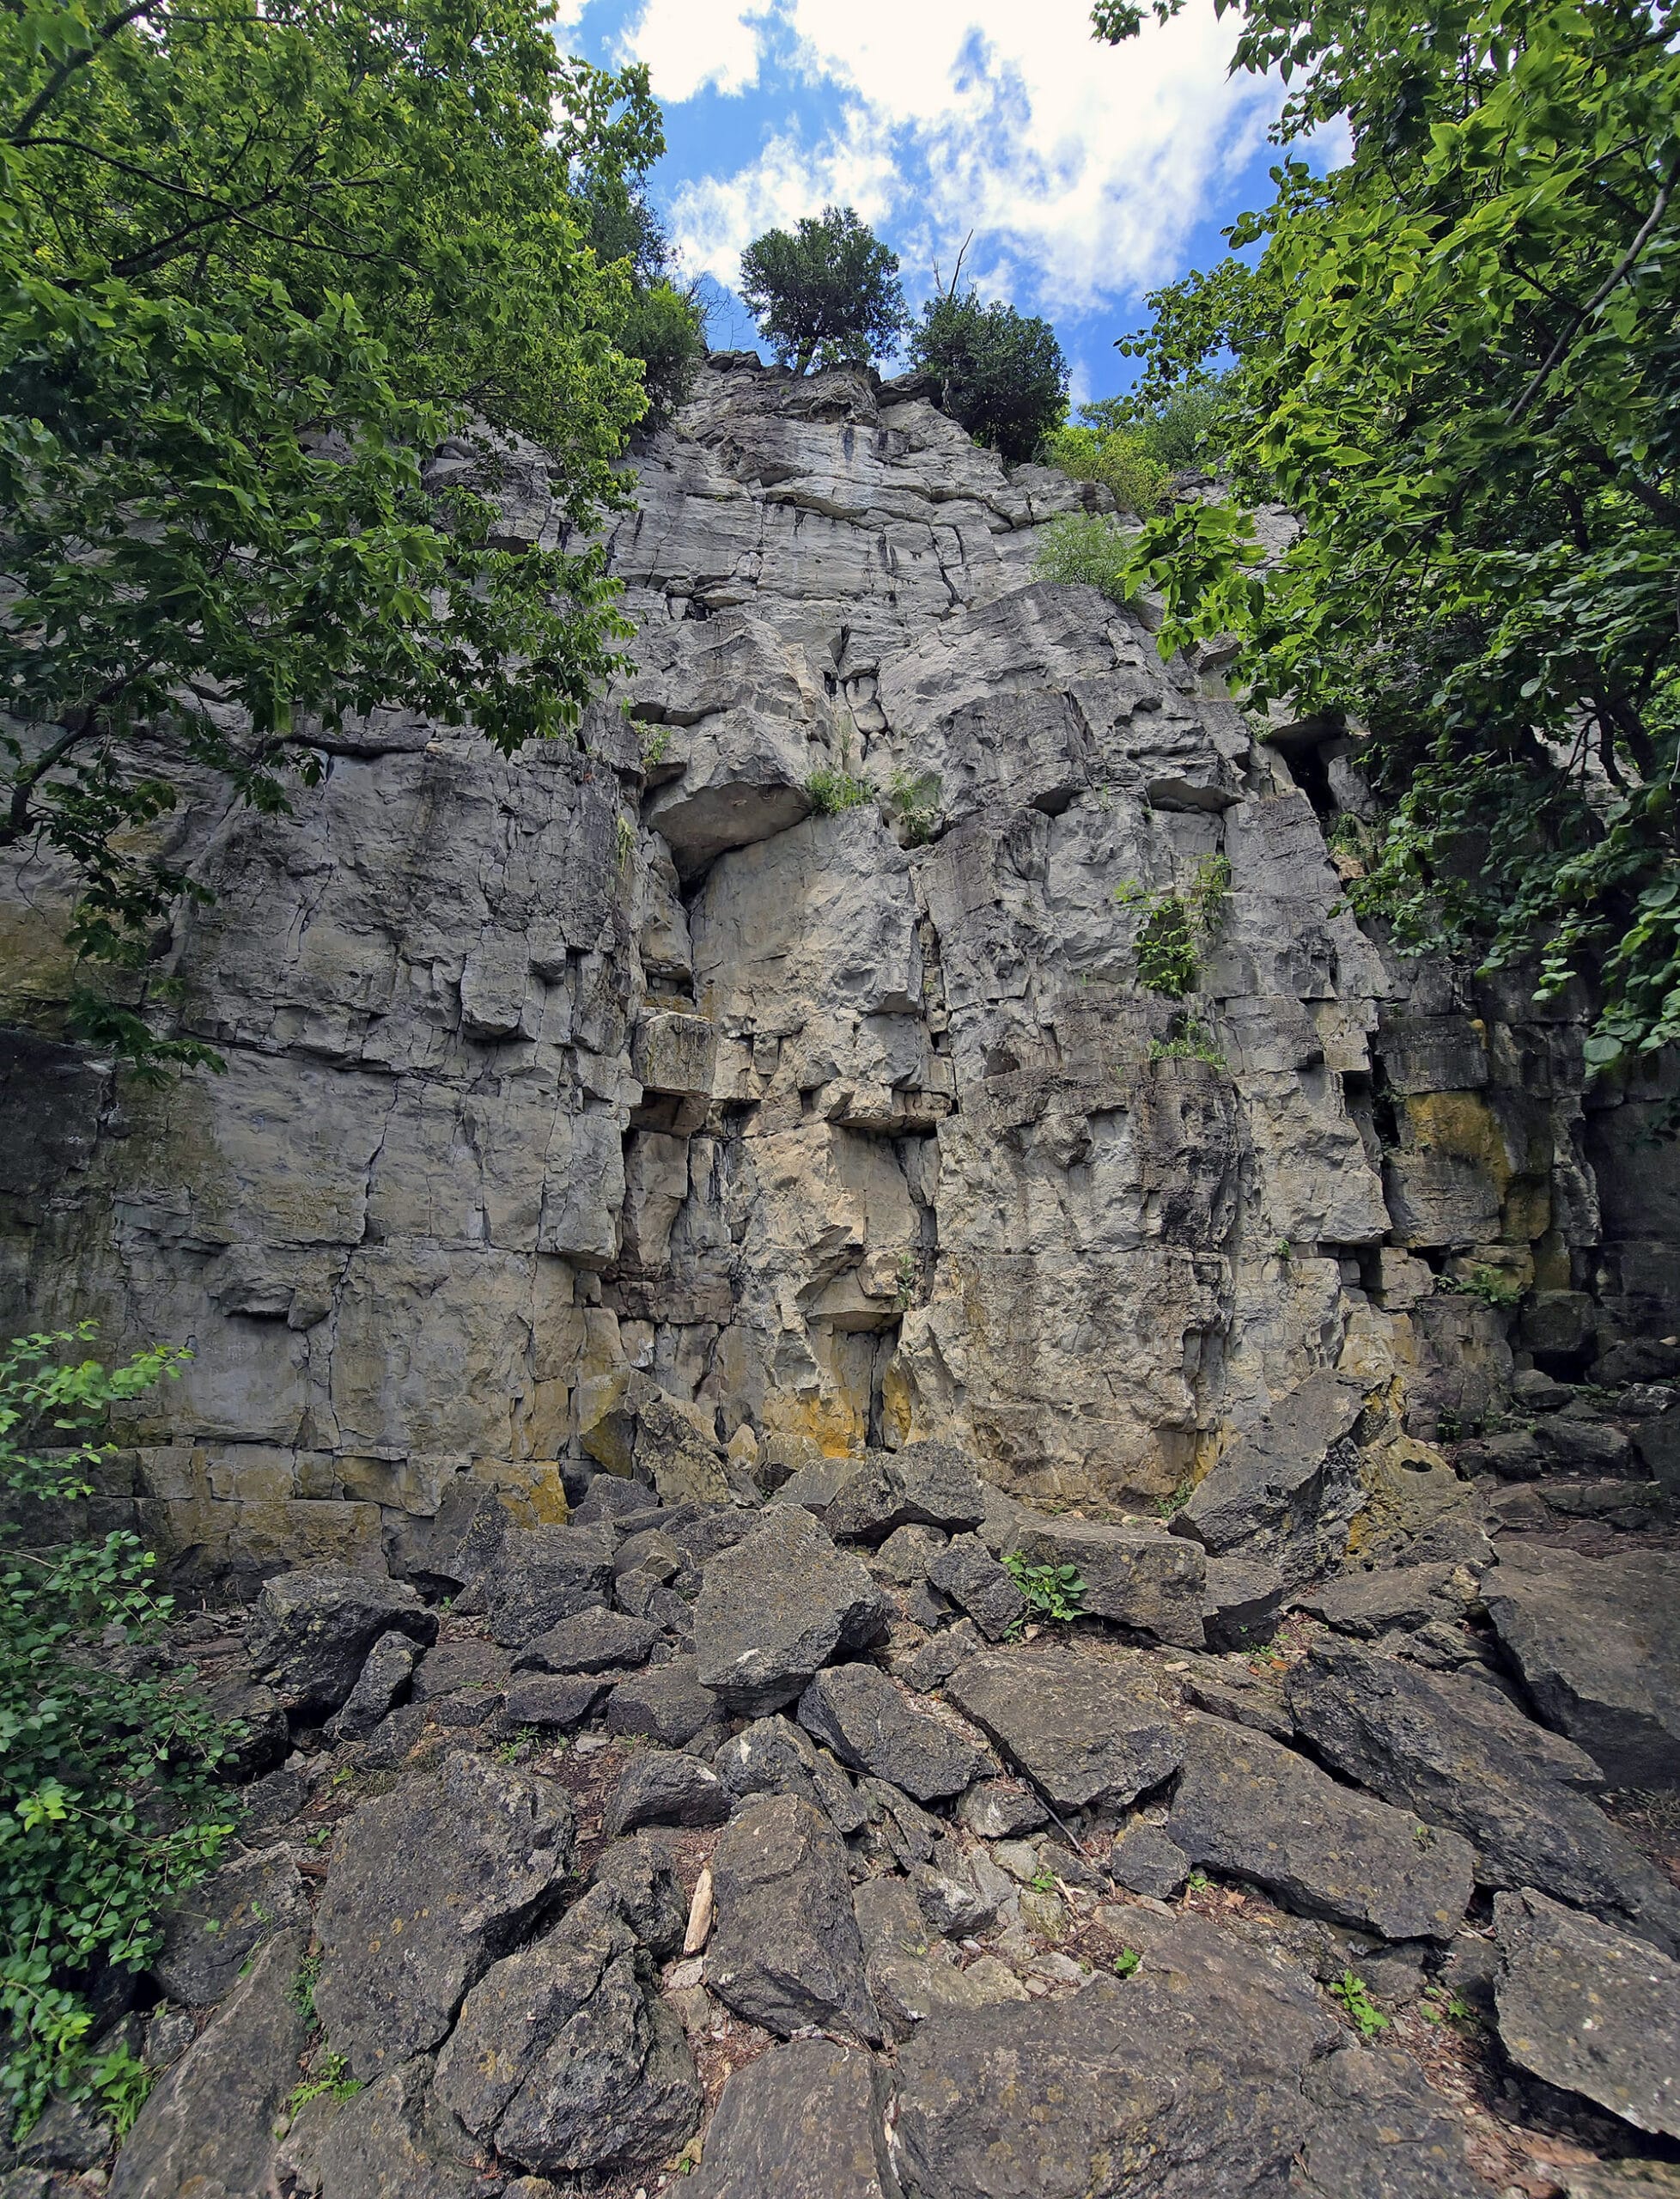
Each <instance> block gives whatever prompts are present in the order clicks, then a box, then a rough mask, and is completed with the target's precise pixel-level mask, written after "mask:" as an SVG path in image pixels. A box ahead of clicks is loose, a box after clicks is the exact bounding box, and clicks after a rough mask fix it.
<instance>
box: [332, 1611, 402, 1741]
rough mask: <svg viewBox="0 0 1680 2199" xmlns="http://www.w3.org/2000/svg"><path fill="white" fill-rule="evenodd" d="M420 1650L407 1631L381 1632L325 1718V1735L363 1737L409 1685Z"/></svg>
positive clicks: (341, 1738) (339, 1738)
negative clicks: (341, 1701)
mask: <svg viewBox="0 0 1680 2199" xmlns="http://www.w3.org/2000/svg"><path fill="white" fill-rule="evenodd" d="M420 1654H421V1653H420V1645H419V1644H418V1643H417V1642H414V1641H412V1640H411V1638H410V1637H409V1636H407V1635H406V1634H397V1633H394V1632H393V1633H390V1634H381V1635H380V1638H379V1640H378V1641H377V1642H374V1646H373V1648H371V1649H370V1650H369V1651H368V1655H367V1660H366V1662H365V1663H364V1664H363V1666H362V1670H361V1672H359V1673H358V1674H357V1675H356V1685H355V1686H354V1687H353V1688H352V1689H351V1690H350V1693H349V1694H348V1695H347V1696H345V1698H344V1705H343V1707H342V1708H341V1709H339V1710H338V1712H337V1713H336V1715H334V1716H333V1717H332V1719H330V1720H329V1721H328V1722H327V1728H326V1733H327V1739H329V1740H333V1741H362V1740H365V1739H367V1738H368V1734H369V1733H372V1732H373V1730H374V1727H375V1726H377V1725H378V1723H379V1721H380V1719H381V1718H383V1717H384V1716H385V1715H386V1713H387V1711H388V1710H390V1709H392V1707H393V1704H394V1703H396V1701H397V1698H398V1697H399V1696H400V1695H401V1693H402V1691H403V1690H404V1689H405V1687H406V1686H407V1685H408V1683H409V1679H410V1676H411V1674H412V1672H413V1671H414V1667H415V1666H416V1664H417V1662H418V1661H419V1658H420Z"/></svg>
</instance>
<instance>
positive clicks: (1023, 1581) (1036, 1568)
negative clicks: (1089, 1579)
mask: <svg viewBox="0 0 1680 2199" xmlns="http://www.w3.org/2000/svg"><path fill="white" fill-rule="evenodd" d="M1003 1562H1004V1565H1005V1567H1006V1568H1007V1571H1008V1574H1009V1576H1010V1578H1011V1579H1012V1580H1013V1582H1014V1584H1015V1586H1016V1587H1018V1588H1019V1589H1020V1592H1021V1593H1022V1595H1023V1596H1025V1597H1026V1600H1027V1602H1028V1603H1029V1604H1030V1605H1032V1609H1033V1610H1034V1611H1037V1612H1038V1615H1039V1616H1040V1617H1042V1618H1054V1619H1061V1620H1064V1621H1065V1620H1068V1619H1075V1618H1079V1617H1081V1616H1082V1612H1081V1609H1080V1607H1081V1605H1083V1604H1084V1601H1085V1583H1084V1581H1082V1580H1081V1579H1080V1572H1079V1568H1078V1567H1077V1566H1076V1565H1032V1564H1030V1563H1029V1562H1028V1561H1027V1559H1026V1557H1025V1556H1023V1555H1022V1553H1021V1552H1020V1550H1011V1551H1010V1553H1009V1555H1008V1556H1007V1557H1006V1558H1005V1559H1004V1561H1003Z"/></svg>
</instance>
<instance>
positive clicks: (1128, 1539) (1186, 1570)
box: [1004, 1518, 1208, 1649]
mask: <svg viewBox="0 0 1680 2199" xmlns="http://www.w3.org/2000/svg"><path fill="white" fill-rule="evenodd" d="M1004 1554H1005V1555H1006V1556H1015V1555H1019V1556H1021V1557H1024V1558H1025V1559H1026V1562H1027V1563H1028V1564H1029V1565H1072V1566H1076V1567H1077V1568H1078V1569H1079V1577H1080V1580H1081V1581H1083V1582H1084V1583H1085V1593H1084V1594H1083V1595H1082V1596H1081V1597H1080V1611H1084V1612H1087V1613H1089V1614H1090V1615H1091V1616H1092V1617H1096V1618H1106V1619H1112V1620H1113V1621H1114V1622H1115V1623H1116V1624H1117V1625H1120V1626H1127V1627H1130V1628H1132V1629H1135V1631H1136V1632H1138V1633H1140V1634H1148V1635H1153V1636H1154V1638H1155V1640H1156V1641H1157V1642H1172V1643H1173V1644H1174V1645H1175V1646H1176V1647H1177V1648H1181V1649H1199V1648H1201V1647H1202V1641H1203V1639H1204V1636H1203V1631H1202V1600H1203V1597H1204V1595H1205V1593H1206V1586H1207V1572H1208V1562H1207V1559H1206V1557H1205V1556H1204V1555H1203V1554H1202V1550H1199V1549H1198V1548H1197V1546H1196V1544H1194V1543H1192V1542H1185V1541H1184V1540H1183V1539H1182V1538H1179V1537H1177V1536H1174V1535H1170V1534H1168V1533H1167V1532H1166V1530H1165V1529H1164V1528H1160V1527H1145V1526H1125V1527H1114V1526H1104V1525H1102V1524H1101V1523H1100V1522H1099V1521H1097V1520H1073V1519H1066V1518H1064V1519H1058V1520H1040V1521H1037V1522H1035V1523H1034V1524H1032V1525H1031V1526H1027V1525H1025V1524H1023V1525H1020V1526H1017V1528H1016V1529H1015V1532H1013V1534H1012V1535H1011V1536H1010V1538H1009V1539H1008V1542H1007V1545H1006V1549H1005V1553H1004Z"/></svg>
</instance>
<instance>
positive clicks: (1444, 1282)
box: [1435, 1268, 1523, 1311]
mask: <svg viewBox="0 0 1680 2199" xmlns="http://www.w3.org/2000/svg"><path fill="white" fill-rule="evenodd" d="M1435 1289H1436V1292H1437V1294H1440V1293H1441V1292H1446V1293H1449V1294H1452V1295H1454V1296H1457V1297H1459V1298H1479V1299H1480V1300H1481V1301H1482V1304H1483V1305H1484V1306H1495V1307H1502V1308H1504V1309H1506V1310H1507V1311H1508V1310H1509V1309H1510V1308H1511V1307H1513V1306H1517V1305H1519V1304H1520V1303H1521V1302H1522V1295H1523V1287H1522V1285H1521V1284H1520V1283H1519V1282H1512V1281H1511V1280H1510V1278H1509V1277H1508V1276H1502V1275H1501V1274H1500V1271H1499V1270H1498V1269H1497V1268H1472V1269H1471V1270H1470V1273H1469V1274H1468V1275H1442V1276H1436V1278H1435Z"/></svg>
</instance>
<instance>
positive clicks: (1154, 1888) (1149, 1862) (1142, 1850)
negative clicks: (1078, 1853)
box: [1108, 1819, 1190, 1901]
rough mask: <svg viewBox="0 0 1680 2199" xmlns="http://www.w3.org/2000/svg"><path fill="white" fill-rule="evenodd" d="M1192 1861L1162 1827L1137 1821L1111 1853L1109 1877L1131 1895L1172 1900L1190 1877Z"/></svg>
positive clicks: (1118, 1841) (1129, 1826)
mask: <svg viewBox="0 0 1680 2199" xmlns="http://www.w3.org/2000/svg"><path fill="white" fill-rule="evenodd" d="M1108 1874H1109V1876H1110V1878H1111V1879H1113V1881H1114V1883H1115V1885H1117V1886H1123V1887H1124V1888H1125V1890H1126V1891H1127V1892H1128V1893H1142V1894H1147V1895H1149V1896H1150V1897H1151V1898H1152V1899H1153V1900H1155V1901H1169V1900H1171V1898H1172V1896H1173V1895H1174V1894H1175V1893H1177V1892H1178V1889H1179V1887H1180V1886H1182V1885H1183V1884H1184V1880H1185V1879H1187V1878H1188V1877H1189V1876H1190V1857H1189V1856H1188V1855H1185V1853H1184V1849H1182V1848H1180V1847H1179V1845H1178V1842H1177V1841H1175V1840H1170V1839H1169V1838H1168V1837H1167V1836H1166V1833H1164V1832H1163V1831H1162V1830H1161V1829H1160V1826H1159V1825H1153V1824H1144V1823H1143V1822H1142V1821H1141V1819H1134V1820H1133V1822H1132V1823H1131V1824H1129V1825H1128V1826H1127V1827H1126V1830H1124V1832H1123V1833H1122V1834H1121V1836H1120V1837H1119V1838H1118V1839H1117V1841H1116V1842H1115V1843H1114V1845H1113V1847H1112V1848H1111V1849H1110V1850H1109V1856H1108Z"/></svg>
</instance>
